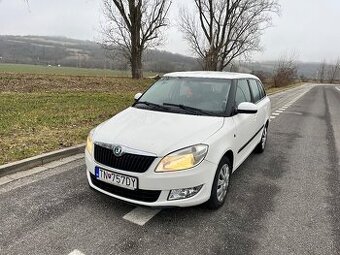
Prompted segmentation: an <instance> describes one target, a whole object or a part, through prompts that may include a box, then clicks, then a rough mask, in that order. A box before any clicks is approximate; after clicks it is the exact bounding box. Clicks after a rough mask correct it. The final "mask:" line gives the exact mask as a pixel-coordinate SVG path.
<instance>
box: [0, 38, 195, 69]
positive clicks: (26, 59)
mask: <svg viewBox="0 0 340 255" xmlns="http://www.w3.org/2000/svg"><path fill="white" fill-rule="evenodd" d="M108 55H110V56H117V55H118V54H114V53H113V54H112V53H110V54H107V52H105V50H104V49H102V48H101V46H100V45H98V44H97V43H95V42H92V41H82V40H75V39H70V38H66V37H50V36H10V35H0V62H2V63H16V64H34V65H53V66H57V65H61V66H70V67H86V68H105V69H106V68H110V69H128V67H129V64H128V62H127V61H122V59H121V58H118V57H114V58H113V59H111V58H109V57H108ZM144 68H145V70H146V71H154V72H162V73H163V72H170V71H182V70H197V69H199V65H198V63H197V61H196V59H194V58H191V57H187V56H183V55H180V54H173V53H170V52H166V51H159V50H148V51H147V52H146V54H145V58H144Z"/></svg>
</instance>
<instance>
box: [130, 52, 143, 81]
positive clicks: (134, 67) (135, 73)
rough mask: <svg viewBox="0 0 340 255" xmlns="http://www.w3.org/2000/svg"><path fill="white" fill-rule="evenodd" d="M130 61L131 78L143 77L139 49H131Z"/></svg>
mask: <svg viewBox="0 0 340 255" xmlns="http://www.w3.org/2000/svg"><path fill="white" fill-rule="evenodd" d="M130 62H131V74H132V79H142V78H143V63H142V52H141V51H140V50H139V49H135V50H132V53H131V61H130Z"/></svg>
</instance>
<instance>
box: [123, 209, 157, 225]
mask: <svg viewBox="0 0 340 255" xmlns="http://www.w3.org/2000/svg"><path fill="white" fill-rule="evenodd" d="M160 211H161V209H152V208H146V207H136V208H135V209H133V210H132V211H131V212H129V213H127V214H125V215H124V217H123V219H125V220H128V221H130V222H132V223H135V224H137V225H139V226H144V224H145V223H147V222H148V221H149V220H151V219H152V217H154V216H155V215H156V214H157V213H159V212H160Z"/></svg>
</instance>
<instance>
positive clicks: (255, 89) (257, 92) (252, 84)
mask: <svg viewBox="0 0 340 255" xmlns="http://www.w3.org/2000/svg"><path fill="white" fill-rule="evenodd" d="M249 84H250V89H251V93H252V95H253V103H255V104H256V103H257V102H258V101H260V100H261V99H262V98H263V96H262V93H261V92H260V90H259V87H258V86H257V83H256V81H255V80H249Z"/></svg>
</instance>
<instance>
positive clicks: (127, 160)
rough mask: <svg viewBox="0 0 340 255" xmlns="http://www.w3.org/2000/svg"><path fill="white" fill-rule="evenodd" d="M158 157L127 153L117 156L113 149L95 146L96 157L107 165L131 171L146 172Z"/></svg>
mask: <svg viewBox="0 0 340 255" xmlns="http://www.w3.org/2000/svg"><path fill="white" fill-rule="evenodd" d="M155 158H156V157H151V156H144V155H137V154H130V153H125V154H123V155H122V156H120V157H116V156H115V155H114V154H113V151H112V150H111V149H108V148H105V147H103V146H100V145H97V144H96V145H95V146H94V159H95V160H96V161H97V162H98V163H100V164H103V165H105V166H109V167H112V168H116V169H120V170H125V171H129V172H136V173H144V172H145V171H146V170H148V168H149V167H150V165H151V164H152V162H153V161H154V160H155Z"/></svg>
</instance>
